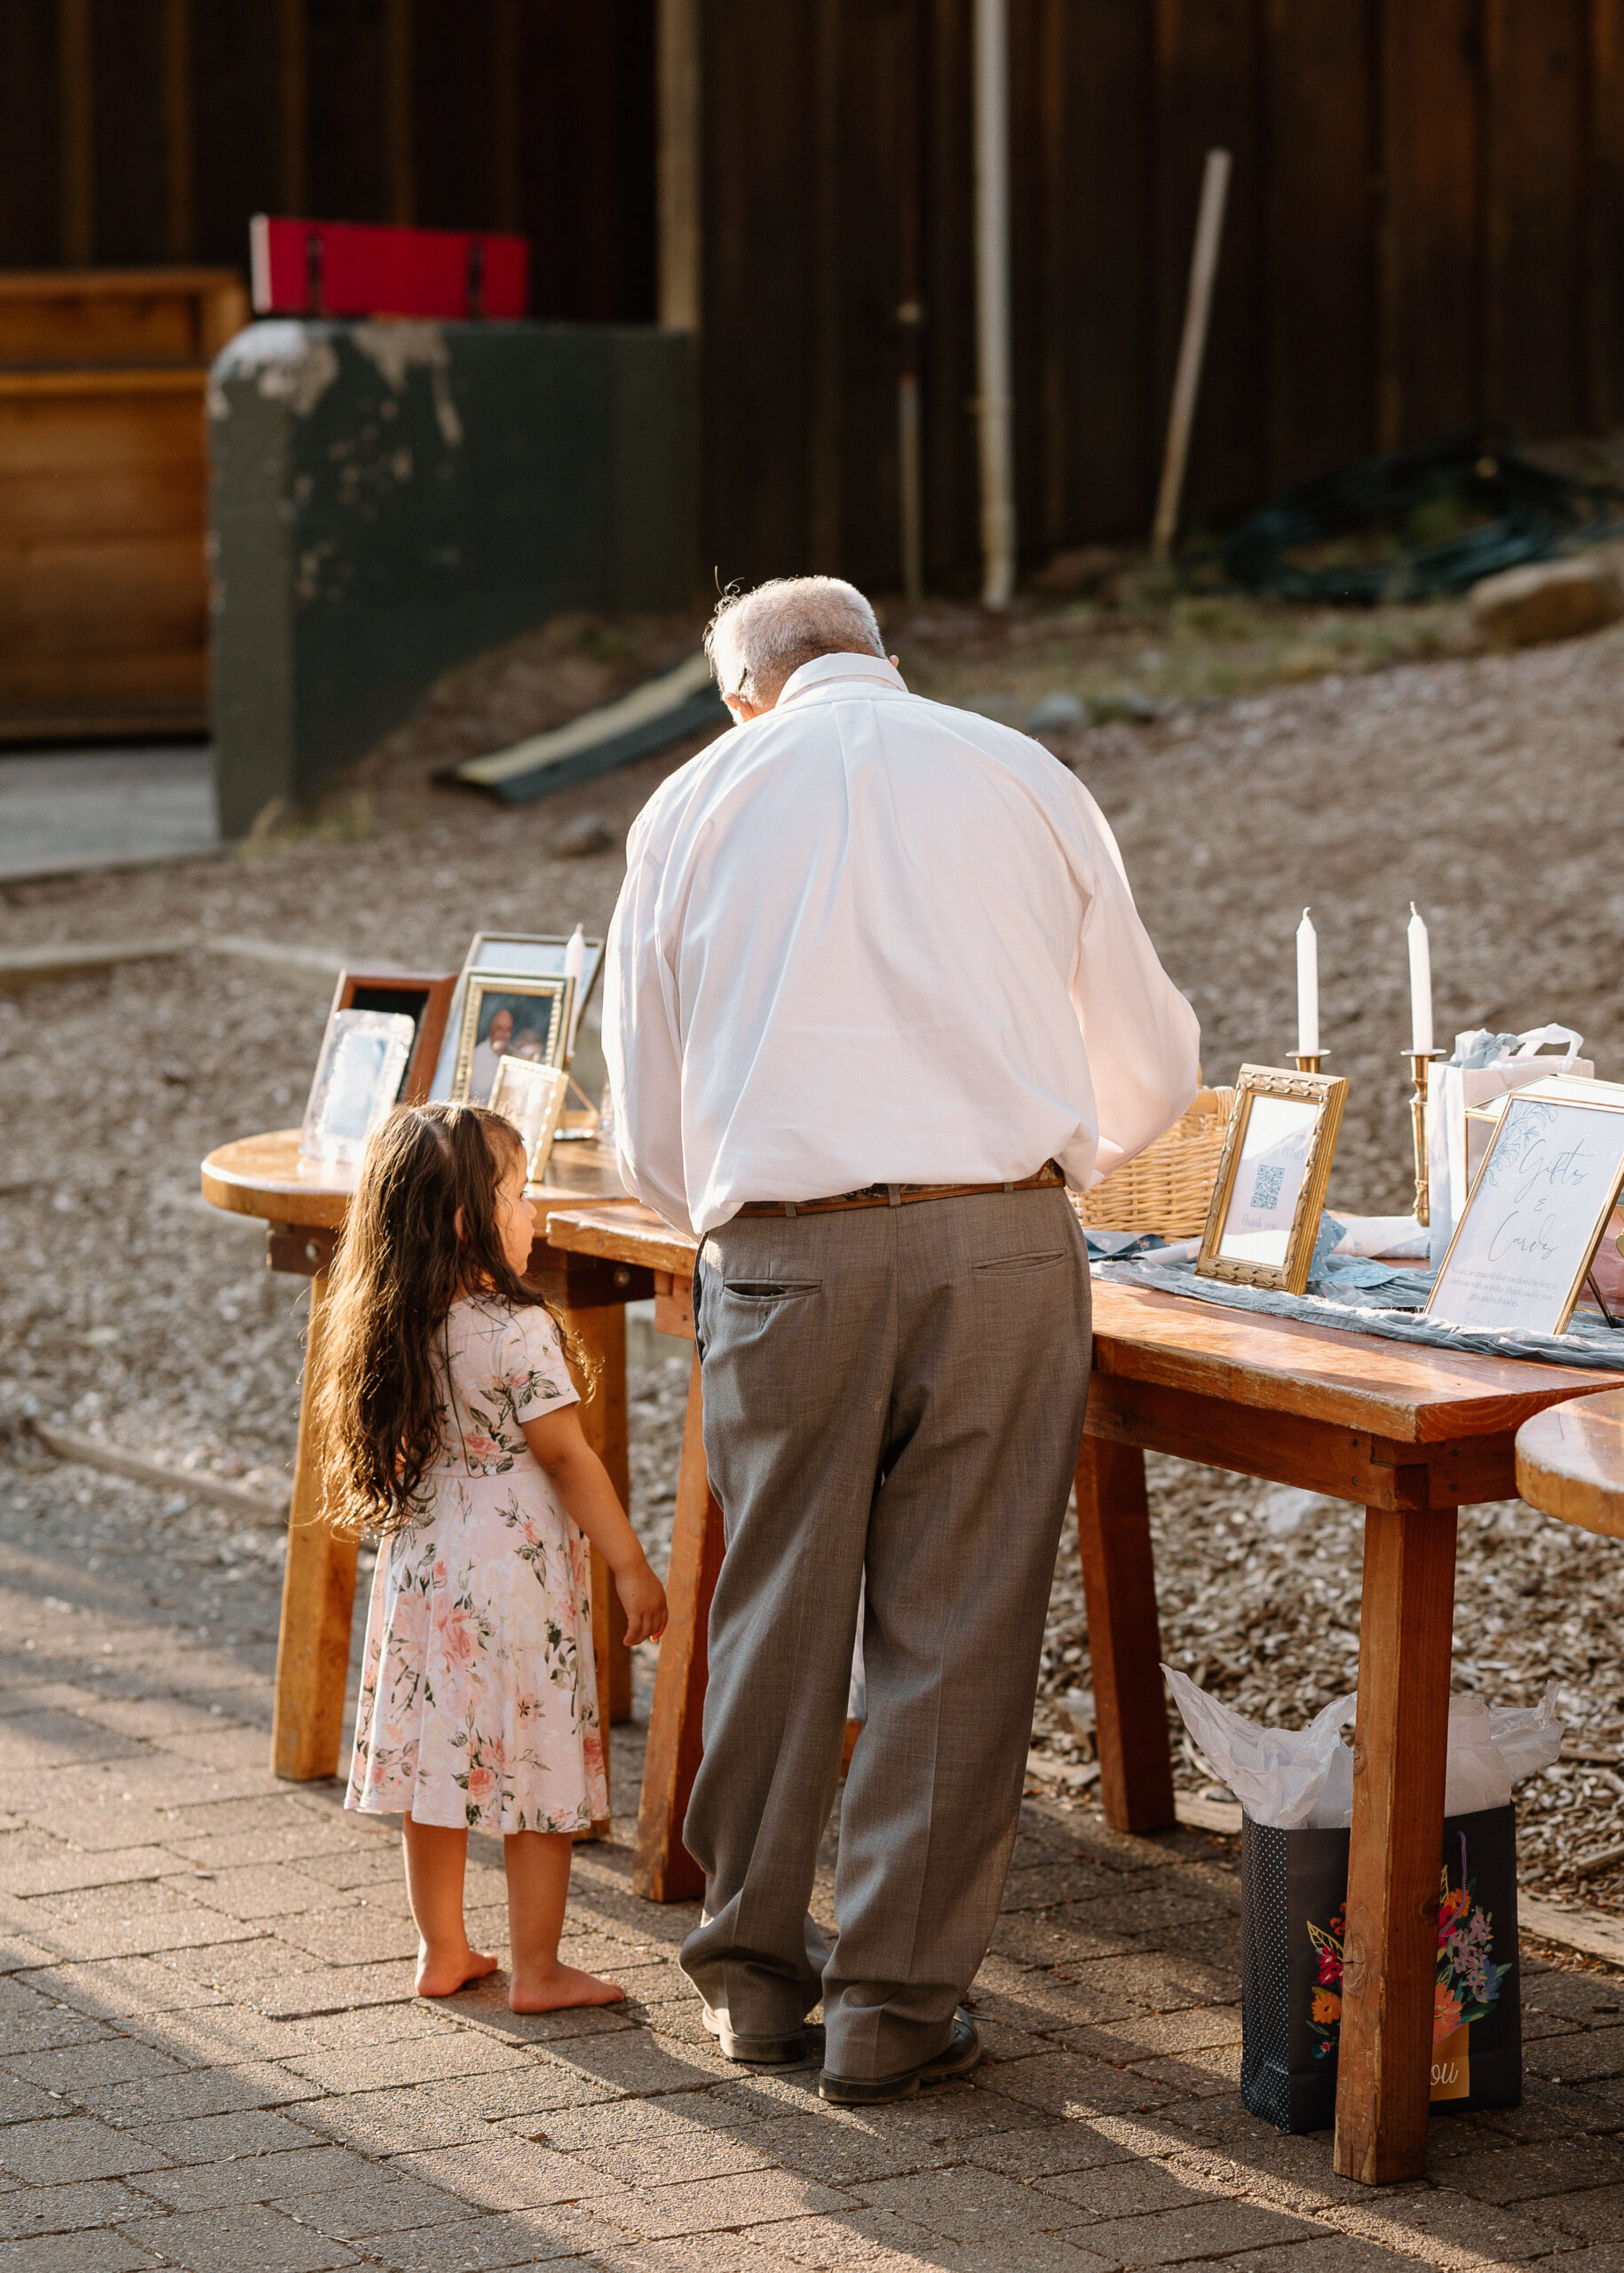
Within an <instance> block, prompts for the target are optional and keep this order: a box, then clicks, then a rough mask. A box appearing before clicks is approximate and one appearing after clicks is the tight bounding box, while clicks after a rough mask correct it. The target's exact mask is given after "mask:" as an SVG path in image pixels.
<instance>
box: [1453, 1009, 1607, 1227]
mask: <svg viewBox="0 0 1624 2273" xmlns="http://www.w3.org/2000/svg"><path fill="white" fill-rule="evenodd" d="M1548 1042H1549V1043H1552V1044H1560V1045H1563V1046H1564V1049H1565V1055H1564V1056H1562V1057H1541V1056H1540V1054H1539V1053H1540V1051H1541V1049H1543V1048H1544V1047H1545V1045H1546V1044H1547V1043H1548ZM1583 1047H1584V1036H1583V1035H1582V1034H1575V1033H1574V1031H1573V1027H1572V1026H1530V1027H1529V1028H1528V1030H1527V1032H1526V1033H1525V1034H1490V1033H1489V1032H1488V1031H1487V1029H1486V1028H1480V1029H1478V1030H1477V1031H1475V1032H1473V1033H1470V1034H1456V1036H1455V1041H1454V1057H1451V1058H1450V1060H1449V1062H1448V1064H1447V1065H1435V1066H1434V1067H1433V1068H1432V1078H1431V1081H1430V1083H1429V1084H1428V1089H1427V1200H1428V1206H1427V1213H1428V1216H1429V1219H1430V1234H1431V1237H1430V1259H1431V1263H1432V1267H1433V1269H1434V1270H1435V1271H1436V1270H1437V1268H1438V1264H1439V1263H1442V1261H1443V1259H1444V1254H1445V1250H1446V1248H1447V1247H1448V1245H1449V1241H1450V1239H1451V1237H1452V1236H1453V1234H1454V1227H1455V1224H1457V1223H1458V1222H1459V1220H1460V1217H1461V1214H1462V1209H1463V1208H1465V1206H1466V1195H1467V1193H1468V1192H1470V1189H1471V1176H1470V1165H1471V1164H1469V1161H1468V1159H1467V1129H1466V1115H1467V1113H1468V1111H1469V1109H1470V1107H1471V1106H1473V1105H1487V1104H1489V1103H1490V1102H1491V1100H1492V1099H1493V1098H1494V1097H1503V1096H1504V1094H1505V1092H1506V1091H1507V1090H1508V1089H1522V1088H1523V1087H1524V1086H1525V1084H1526V1083H1527V1082H1529V1081H1543V1080H1544V1078H1545V1076H1546V1075H1547V1074H1548V1073H1562V1074H1572V1075H1575V1076H1577V1078H1578V1079H1580V1080H1581V1081H1588V1080H1590V1079H1591V1078H1593V1076H1594V1074H1595V1072H1596V1068H1595V1066H1594V1065H1593V1064H1592V1063H1591V1061H1590V1060H1589V1059H1588V1057H1580V1055H1579V1053H1580V1049H1582V1048H1583Z"/></svg>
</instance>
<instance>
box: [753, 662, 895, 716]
mask: <svg viewBox="0 0 1624 2273" xmlns="http://www.w3.org/2000/svg"><path fill="white" fill-rule="evenodd" d="M854 679H863V680H867V681H868V682H869V685H868V687H867V692H869V693H878V692H879V691H880V690H881V689H882V688H883V690H884V692H885V693H889V694H906V693H907V681H906V680H905V679H904V678H903V676H902V674H901V672H900V671H899V669H897V667H896V665H895V664H894V663H889V662H887V661H886V660H885V658H884V656H883V655H816V656H814V657H813V658H812V661H811V662H810V663H803V664H802V665H801V667H800V669H799V670H795V671H791V672H790V674H789V677H788V678H787V679H786V680H785V681H784V690H783V693H781V694H780V696H779V698H778V701H776V702H775V703H774V705H773V706H772V707H773V709H774V710H775V711H776V710H781V709H783V708H784V706H785V705H786V703H789V702H796V701H803V700H804V699H805V698H806V697H808V696H812V697H814V698H815V697H817V696H820V695H823V694H825V693H827V694H828V695H829V696H835V695H837V694H838V693H841V692H842V685H843V684H847V685H849V683H850V682H851V681H852V680H854ZM875 681H877V682H878V685H877V686H876V685H875V684H874V683H875ZM836 682H838V683H842V684H837V683H836Z"/></svg>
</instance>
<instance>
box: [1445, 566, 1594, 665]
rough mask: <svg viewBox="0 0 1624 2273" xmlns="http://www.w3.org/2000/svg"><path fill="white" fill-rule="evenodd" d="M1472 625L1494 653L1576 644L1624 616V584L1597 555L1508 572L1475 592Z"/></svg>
mask: <svg viewBox="0 0 1624 2273" xmlns="http://www.w3.org/2000/svg"><path fill="white" fill-rule="evenodd" d="M1471 612H1472V620H1473V622H1475V623H1476V624H1477V629H1478V630H1479V631H1481V632H1482V634H1483V636H1484V638H1485V639H1486V640H1487V641H1488V643H1489V645H1490V646H1492V647H1533V646H1536V645H1539V643H1540V642H1541V640H1546V639H1576V638H1580V636H1581V635H1582V634H1583V633H1585V632H1587V631H1599V630H1601V629H1602V627H1603V625H1604V624H1607V623H1616V622H1618V620H1619V618H1620V616H1624V584H1620V582H1619V579H1618V575H1617V574H1616V572H1615V571H1614V569H1613V568H1612V566H1611V564H1610V563H1609V562H1608V561H1606V560H1604V559H1602V558H1598V557H1597V556H1596V555H1595V554H1587V555H1586V556H1585V557H1584V558H1582V559H1578V560H1540V561H1535V562H1534V563H1533V565H1532V566H1529V567H1526V568H1507V569H1505V570H1503V571H1502V572H1501V574H1500V575H1498V576H1485V578H1484V579H1483V581H1482V582H1481V583H1477V584H1474V585H1473V586H1472V589H1471Z"/></svg>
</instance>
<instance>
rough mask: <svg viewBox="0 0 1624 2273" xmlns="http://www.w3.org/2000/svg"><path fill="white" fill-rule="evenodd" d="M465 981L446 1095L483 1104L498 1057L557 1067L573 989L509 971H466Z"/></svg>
mask: <svg viewBox="0 0 1624 2273" xmlns="http://www.w3.org/2000/svg"><path fill="white" fill-rule="evenodd" d="M466 977H467V983H466V985H465V986H464V988H463V1011H462V1017H461V1019H460V1020H459V1022H458V1026H457V1034H456V1068H455V1071H454V1072H453V1073H452V1077H451V1094H452V1096H453V1097H455V1098H456V1100H457V1101H458V1102H459V1103H462V1104H467V1105H488V1104H489V1103H490V1094H491V1088H492V1085H493V1083H494V1082H495V1079H496V1068H497V1066H498V1065H500V1064H501V1062H502V1060H503V1058H504V1057H523V1058H527V1059H528V1060H529V1062H530V1063H531V1064H532V1065H559V1064H560V1063H561V1061H562V1059H563V1056H564V1037H565V1034H566V1031H567V1028H568V1022H569V1007H570V1000H571V997H572V995H573V994H574V983H573V981H571V980H569V979H567V978H533V977H528V976H527V975H526V974H524V973H522V972H519V971H511V970H506V971H495V970H493V971H488V972H487V971H477V970H471V971H469V972H468V973H467V975H466Z"/></svg>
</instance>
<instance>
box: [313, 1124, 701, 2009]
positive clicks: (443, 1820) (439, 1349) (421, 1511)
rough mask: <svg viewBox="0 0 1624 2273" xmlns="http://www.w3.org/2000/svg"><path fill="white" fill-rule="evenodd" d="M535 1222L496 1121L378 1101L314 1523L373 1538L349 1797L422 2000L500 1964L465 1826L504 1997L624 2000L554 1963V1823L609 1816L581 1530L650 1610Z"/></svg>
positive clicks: (660, 1622)
mask: <svg viewBox="0 0 1624 2273" xmlns="http://www.w3.org/2000/svg"><path fill="white" fill-rule="evenodd" d="M534 1232H535V1209H534V1208H532V1206H531V1205H530V1202H529V1201H528V1200H527V1199H526V1197H525V1155H524V1149H523V1146H522V1144H521V1143H520V1140H519V1134H518V1131H517V1130H516V1129H513V1128H512V1126H511V1124H510V1123H509V1122H508V1121H503V1120H502V1119H501V1118H500V1116H499V1115H497V1114H495V1113H487V1111H486V1110H485V1109H484V1108H483V1106H480V1105H416V1106H410V1107H407V1108H404V1109H401V1110H399V1111H397V1112H395V1113H392V1115H391V1116H390V1118H389V1120H388V1121H385V1122H384V1126H383V1127H382V1128H381V1129H378V1130H377V1132H376V1134H375V1135H374V1137H372V1140H371V1142H370V1143H369V1144H368V1147H367V1151H366V1156H365V1158H364V1160H363V1161H362V1164H361V1172H360V1184H359V1187H358V1189H357V1191H356V1194H355V1198H354V1200H353V1203H352V1206H351V1208H350V1216H349V1221H348V1224H346V1226H345V1233H344V1237H343V1239H342V1240H341V1241H340V1243H339V1248H338V1254H337V1259H336V1261H335V1263H334V1268H333V1276H332V1286H331V1291H330V1294H329V1307H328V1313H327V1321H326V1327H325V1332H324V1335H323V1344H324V1346H323V1348H322V1350H321V1359H320V1363H321V1390H320V1403H319V1406H318V1413H319V1415H320V1422H321V1429H322V1431H323V1435H324V1439H325V1446H326V1453H325V1464H326V1474H327V1493H328V1510H329V1516H330V1517H332V1519H333V1520H335V1521H336V1522H337V1523H338V1524H339V1525H341V1526H344V1527H346V1528H350V1529H355V1528H359V1527H365V1528H366V1529H368V1530H370V1531H374V1532H381V1533H383V1534H384V1543H383V1545H382V1547H381V1548H380V1550H379V1554H378V1561H377V1569H376V1573H375V1574H374V1578H373V1582H372V1605H371V1610H370V1612H369V1613H368V1620H367V1650H366V1660H365V1666H364V1668H363V1672H362V1676H361V1691H360V1704H359V1706H358V1707H357V1710H356V1716H355V1757H354V1762H353V1766H352V1768H351V1770H350V1788H349V1792H348V1794H347V1795H346V1798H345V1805H346V1806H348V1807H353V1808H360V1809H363V1810H368V1811H369V1812H371V1813H374V1814H380V1815H393V1814H403V1815H404V1817H405V1826H404V1838H405V1846H406V1885H407V1892H408V1896H409V1897H410V1901H411V1905H412V1916H413V1917H414V1919H415V1920H416V1924H417V1932H418V1936H419V1942H418V1952H417V1992H418V1994H419V1995H420V1996H424V1997H448V1996H449V1995H450V1994H451V1993H452V1992H453V1991H454V1990H456V1989H460V1988H461V1987H462V1986H463V1984H464V1983H465V1982H469V1981H477V1980H478V1979H479V1978H480V1976H482V1975H484V1974H487V1973H491V1972H494V1971H495V1965H496V1960H495V1958H494V1957H487V1956H485V1955H483V1954H482V1953H481V1952H479V1951H478V1950H475V1949H471V1947H470V1946H469V1942H468V1933H467V1928H466V1927H465V1926H464V1924H463V1868H464V1865H465V1862H466V1858H467V1851H468V1833H469V1832H470V1831H471V1830H475V1829H477V1830H481V1831H490V1832H496V1831H499V1832H500V1833H502V1835H503V1860H504V1862H505V1864H506V1866H507V1881H508V1923H509V1937H510V1940H511V1946H512V1976H511V1984H510V1987H509V1991H508V2002H509V2004H510V2005H511V2007H512V2008H513V2009H514V2011H515V2012H519V2013H540V2012H548V2011H551V2009H553V2008H555V2007H557V2006H561V2005H606V2004H613V2003H614V2002H615V2000H617V1999H619V1998H620V1997H622V1995H623V1994H624V1992H623V1991H622V1989H621V1988H620V1987H619V1986H618V1984H616V1983H614V1982H613V1981H600V1980H598V1978H597V1977H596V1976H594V1975H592V1974H590V1973H582V1972H580V1971H578V1970H577V1969H576V1968H575V1967H574V1966H569V1965H561V1964H560V1963H559V1962H558V1936H559V1934H560V1932H561V1931H562V1929H563V1925H564V1905H565V1898H566V1895H567V1893H568V1889H569V1866H570V1835H571V1833H573V1832H576V1831H584V1830H585V1829H586V1828H587V1827H588V1826H589V1825H590V1824H591V1823H592V1822H593V1821H594V1819H598V1818H602V1817H604V1816H606V1814H607V1813H608V1794H607V1791H606V1786H605V1783H604V1772H603V1745H602V1738H601V1736H600V1734H599V1730H598V1702H597V1684H596V1680H595V1676H594V1669H593V1663H592V1622H591V1612H590V1593H589V1588H590V1564H589V1560H588V1556H587V1553H586V1548H585V1546H584V1544H583V1542H582V1538H581V1532H585V1533H586V1536H587V1538H588V1539H590V1540H591V1542H592V1544H593V1546H595V1547H596V1548H598V1550H599V1552H600V1553H601V1554H602V1556H603V1557H604V1559H605V1561H606V1563H607V1564H608V1565H609V1568H610V1570H611V1571H612V1572H614V1584H615V1590H616V1592H617V1593H618V1594H619V1596H620V1599H621V1603H622V1607H623V1608H624V1610H625V1612H626V1619H627V1627H626V1639H627V1641H628V1642H629V1643H630V1642H641V1641H644V1640H646V1639H647V1638H648V1637H649V1636H651V1635H657V1634H659V1633H660V1632H661V1630H662V1628H664V1625H665V1593H664V1589H663V1588H661V1584H660V1581H659V1580H658V1579H656V1578H655V1576H654V1572H653V1571H651V1570H650V1568H649V1566H648V1561H647V1558H646V1556H645V1555H644V1552H643V1549H642V1548H641V1547H639V1545H638V1540H637V1537H636V1535H635V1533H634V1532H633V1531H632V1528H631V1525H630V1524H629V1523H628V1522H627V1520H626V1517H625V1516H624V1514H623V1513H622V1509H621V1505H620V1502H619V1501H618V1500H617V1499H616V1498H615V1495H614V1486H613V1485H611V1483H610V1481H609V1478H608V1477H607V1475H606V1473H605V1470H604V1467H603V1463H602V1462H601V1461H599V1460H598V1456H597V1454H596V1453H594V1452H592V1451H591V1450H590V1447H589V1445H588V1444H587V1441H586V1438H585V1437H583V1436H582V1431H581V1419H580V1414H579V1412H578V1410H577V1400H576V1396H575V1391H574V1387H573V1386H572V1384H571V1382H570V1378H569V1374H568V1372H567V1370H566V1366H565V1363H564V1354H563V1350H562V1349H561V1347H560V1343H559V1334H558V1327H557V1326H556V1325H555V1324H554V1322H553V1320H552V1319H551V1316H550V1315H549V1313H548V1312H547V1311H546V1310H545V1309H544V1308H543V1305H542V1303H540V1301H539V1299H538V1298H537V1297H536V1296H535V1295H534V1294H532V1293H530V1292H529V1291H528V1290H527V1287H525V1285H524V1283H523V1275H524V1272H525V1271H526V1269H527V1266H528V1263H529V1256H530V1241H531V1238H532V1235H533V1233H534ZM572 1519H573V1520H572ZM576 1525H579V1526H580V1530H579V1531H577V1529H576V1528H575V1526H576Z"/></svg>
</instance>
